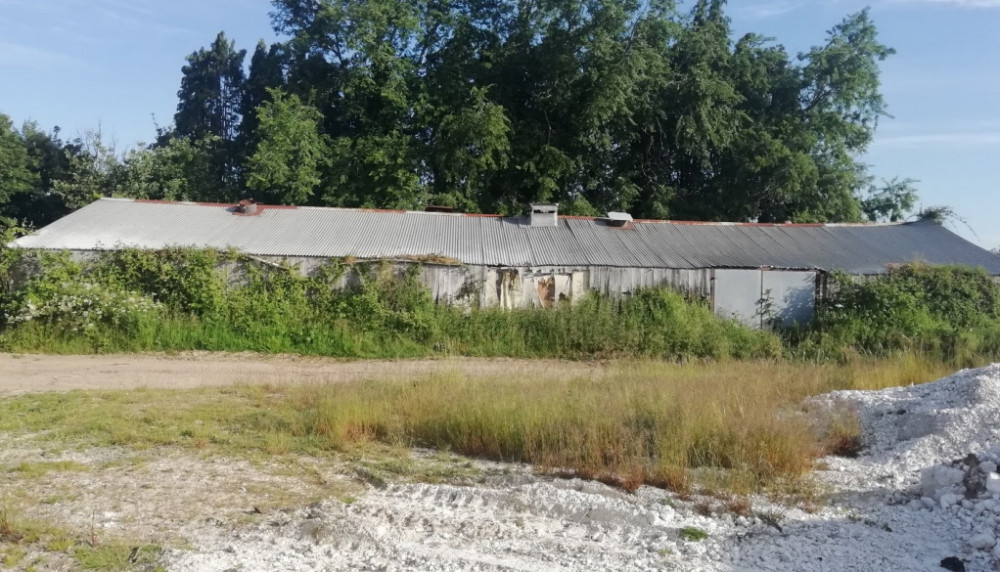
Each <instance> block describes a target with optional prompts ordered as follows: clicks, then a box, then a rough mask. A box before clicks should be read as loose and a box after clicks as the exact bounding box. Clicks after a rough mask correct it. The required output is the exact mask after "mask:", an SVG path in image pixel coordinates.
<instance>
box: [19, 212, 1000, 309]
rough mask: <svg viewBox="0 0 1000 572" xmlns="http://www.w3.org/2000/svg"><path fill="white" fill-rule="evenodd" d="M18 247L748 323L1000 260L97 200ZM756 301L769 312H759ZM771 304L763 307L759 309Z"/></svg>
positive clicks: (574, 226)
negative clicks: (702, 308)
mask: <svg viewBox="0 0 1000 572" xmlns="http://www.w3.org/2000/svg"><path fill="white" fill-rule="evenodd" d="M12 246H14V247H16V248H24V249H43V250H65V251H70V252H73V253H78V254H81V255H83V254H84V253H88V252H94V251H101V250H112V249H120V248H139V249H162V248H167V247H194V248H213V249H230V248H235V249H237V250H238V251H240V252H242V253H244V254H247V255H250V256H253V257H255V258H258V259H260V260H262V261H266V262H284V263H289V264H293V265H296V266H298V267H299V268H300V269H301V270H302V271H303V272H309V271H310V270H311V269H313V268H315V267H316V266H318V265H320V264H323V263H325V262H326V261H327V260H329V259H331V258H352V259H359V260H388V261H393V262H396V263H398V264H413V263H418V262H419V263H421V264H422V278H423V280H424V282H425V283H426V284H427V286H428V288H430V290H431V292H432V294H433V296H434V297H435V299H436V300H437V301H438V302H440V303H448V304H462V305H469V304H479V305H481V306H502V307H505V308H518V307H527V306H532V305H535V306H542V307H551V306H553V305H555V304H557V303H558V302H559V301H560V300H571V299H574V298H578V297H579V296H581V295H583V294H585V293H586V292H588V291H599V292H603V293H607V294H610V295H612V296H627V295H629V294H630V293H632V292H634V291H635V290H636V289H639V288H646V287H672V288H676V289H678V290H682V291H684V292H687V293H689V294H691V295H696V296H701V297H704V298H706V299H708V300H709V301H710V302H711V304H712V307H713V309H714V310H715V311H716V313H718V314H720V315H724V316H731V317H735V318H737V319H740V320H742V321H744V322H746V323H750V324H753V325H758V326H759V325H761V324H762V321H763V320H765V319H769V320H777V321H780V322H782V323H785V324H788V323H791V322H795V321H799V322H803V321H807V320H808V319H810V318H811V316H812V313H813V309H814V307H815V303H816V299H817V296H818V295H822V293H823V292H824V284H825V275H826V273H827V272H829V271H833V270H840V271H844V272H846V273H848V274H851V275H856V276H868V275H877V274H882V273H885V272H886V271H887V270H888V269H889V268H890V267H892V266H893V265H899V264H905V263H910V262H918V261H919V262H926V263H928V264H963V265H968V266H974V267H981V268H984V269H985V270H986V271H987V272H988V273H989V274H991V275H994V276H1000V256H997V255H995V254H993V253H991V252H989V251H987V250H985V249H983V248H980V247H979V246H976V245H975V244H972V243H971V242H969V241H967V240H965V239H963V238H961V237H960V236H958V235H956V234H954V233H952V232H951V231H949V230H948V229H946V228H944V227H943V226H941V225H939V224H937V223H934V222H931V221H919V222H908V223H893V224H756V223H700V222H676V221H647V220H642V221H640V220H632V219H631V217H629V216H628V215H627V214H624V213H609V215H608V216H607V217H604V218H591V217H573V216H559V215H558V212H557V207H556V205H532V212H531V215H530V216H526V217H502V216H496V215H475V214H458V213H448V212H415V211H395V210H373V209H342V208H320V207H287V206H269V205H258V204H254V203H252V202H247V201H244V202H243V203H241V204H240V205H227V204H205V203H179V202H163V201H147V200H133V199H109V198H105V199H100V200H97V201H96V202H94V203H92V204H90V205H88V206H86V207H84V208H82V209H80V210H78V211H76V212H74V213H72V214H70V215H68V216H66V217H65V218H63V219H61V220H58V221H56V222H55V223H53V224H51V225H49V226H46V227H44V228H42V229H40V230H38V231H36V232H34V233H32V234H30V235H28V236H24V237H22V238H20V239H18V240H16V241H15V242H14V243H13V245H12ZM762 309H766V311H762ZM768 312H769V313H770V315H768Z"/></svg>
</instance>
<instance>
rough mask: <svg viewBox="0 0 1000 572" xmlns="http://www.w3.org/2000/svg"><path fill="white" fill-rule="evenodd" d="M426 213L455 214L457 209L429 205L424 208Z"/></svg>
mask: <svg viewBox="0 0 1000 572" xmlns="http://www.w3.org/2000/svg"><path fill="white" fill-rule="evenodd" d="M424 212H428V213H453V212H455V207H446V206H444V205H427V206H426V207H424Z"/></svg>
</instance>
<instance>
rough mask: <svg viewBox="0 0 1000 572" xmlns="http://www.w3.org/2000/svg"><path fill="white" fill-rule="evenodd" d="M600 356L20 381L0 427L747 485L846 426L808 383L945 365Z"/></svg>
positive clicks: (665, 482) (793, 464) (921, 376)
mask: <svg viewBox="0 0 1000 572" xmlns="http://www.w3.org/2000/svg"><path fill="white" fill-rule="evenodd" d="M601 372H603V373H595V374H594V375H592V376H590V377H587V378H577V379H567V378H564V377H563V378H524V379H522V378H513V377H503V378H493V379H470V378H467V377H464V376H461V375H459V374H453V375H452V374H442V375H435V376H430V377H422V378H417V379H413V378H403V377H400V378H399V379H388V380H383V381H370V382H361V383H350V384H330V385H303V386H280V387H277V386H273V387H267V386H247V387H235V388H232V387H230V388H206V389H199V390H186V391H154V390H139V391H121V392H100V393H84V392H75V393H70V394H58V395H52V394H40V395H28V396H21V397H14V398H10V399H6V400H2V401H0V431H12V430H13V431H16V430H26V431H41V430H44V431H45V435H46V438H51V439H60V440H70V441H78V440H82V441H83V442H84V443H88V444H92V445H107V444H114V445H125V446H136V447H145V446H158V445H180V446H190V447H196V448H199V449H204V448H206V447H220V448H223V449H224V450H225V451H226V452H228V453H230V454H255V455H259V454H270V453H272V452H275V451H281V452H286V451H287V452H297V453H308V454H317V453H322V452H323V451H338V450H348V449H351V448H353V447H356V446H358V445H360V444H365V443H370V442H377V443H386V444H390V445H397V446H404V447H412V446H418V447H429V448H434V449H441V450H448V451H453V452H458V453H462V454H466V455H472V456H477V457H484V458H489V459H497V460H502V461H522V462H526V463H532V464H535V465H538V466H540V467H543V468H546V469H550V470H554V471H558V472H562V473H570V474H574V475H578V476H582V477H586V478H594V479H600V480H603V481H606V482H611V483H614V484H616V485H618V486H622V487H625V488H634V487H636V486H638V485H640V484H644V483H645V484H651V485H656V486H664V487H670V488H674V489H679V490H683V489H685V488H686V487H689V486H691V485H692V484H693V483H700V484H702V485H705V486H709V487H714V488H717V489H719V490H726V491H731V492H737V493H749V492H753V491H760V490H767V489H769V488H774V487H777V486H779V485H780V484H781V483H787V482H791V481H794V480H795V479H797V478H798V477H801V476H802V475H803V474H804V473H805V472H806V471H808V470H809V469H810V467H811V466H812V463H813V461H814V460H815V459H816V458H817V456H819V455H822V454H824V453H825V452H827V451H830V450H832V449H834V448H836V447H837V445H838V443H839V442H840V441H842V440H843V439H846V438H850V437H852V435H851V434H849V433H848V434H845V433H844V431H850V430H852V428H851V425H850V419H851V418H850V416H849V412H833V413H832V414H829V413H828V414H826V415H823V416H816V415H814V414H813V413H812V412H810V411H808V410H804V409H803V408H802V406H801V403H802V400H803V399H804V398H806V397H808V396H810V395H816V394H820V393H824V392H827V391H831V390H834V389H877V388H881V387H884V386H891V385H899V384H907V383H911V382H921V381H927V380H930V379H933V378H936V377H939V376H941V375H943V374H945V373H946V372H947V369H946V368H945V366H942V365H940V364H935V363H931V362H926V361H924V360H921V359H919V358H916V357H912V356H909V357H900V358H896V359H893V360H887V361H881V362H877V363H874V362H852V363H848V364H841V365H836V364H818V365H817V364H805V363H787V362H774V361H750V362H747V361H743V362H741V361H726V362H702V363H687V364H668V363H663V362H650V361H638V362H616V363H614V364H612V365H611V366H610V367H608V368H606V369H602V370H601ZM856 429H857V428H856V426H855V427H854V428H853V430H854V431H856ZM853 436H854V437H856V434H855V435H853Z"/></svg>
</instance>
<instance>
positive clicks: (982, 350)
mask: <svg viewBox="0 0 1000 572" xmlns="http://www.w3.org/2000/svg"><path fill="white" fill-rule="evenodd" d="M832 278H833V280H834V283H833V285H832V286H833V288H832V290H833V291H834V292H835V294H834V296H833V297H832V299H830V300H829V301H827V302H826V303H824V304H822V305H820V306H819V307H818V308H817V311H816V318H815V319H814V321H813V323H812V325H811V327H810V328H809V329H808V330H798V331H794V332H791V335H790V337H789V338H790V340H791V342H792V344H793V346H794V347H795V350H796V351H797V352H800V353H803V354H809V355H827V356H832V357H839V358H843V357H845V356H846V355H848V354H850V353H851V352H858V353H861V354H872V355H877V356H883V355H888V354H891V353H894V352H900V351H915V352H918V353H922V354H927V355H931V356H934V357H937V358H942V359H946V360H951V361H956V362H959V363H972V362H973V361H975V357H976V356H987V357H996V356H1000V286H998V285H997V283H996V282H995V281H994V280H993V278H992V277H990V276H989V275H988V274H987V273H986V272H985V271H983V270H980V269H974V268H969V267H963V266H930V265H926V264H909V265H905V266H899V267H895V268H892V269H891V270H890V271H889V272H888V274H886V275H884V276H879V277H872V278H868V279H864V280H854V279H852V278H851V277H849V276H845V275H843V274H835V275H833V276H832Z"/></svg>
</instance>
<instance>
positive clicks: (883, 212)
mask: <svg viewBox="0 0 1000 572" xmlns="http://www.w3.org/2000/svg"><path fill="white" fill-rule="evenodd" d="M916 182H917V181H915V180H913V179H892V180H889V181H882V186H881V187H878V188H876V187H874V186H872V188H871V189H870V190H869V192H868V196H867V197H866V198H864V199H863V200H862V201H861V211H862V212H863V213H864V216H865V218H866V219H868V220H869V221H871V222H899V221H902V220H905V219H906V217H907V216H908V215H909V213H910V211H911V210H913V206H914V205H915V204H916V202H917V190H916V189H915V188H914V187H913V184H914V183H916Z"/></svg>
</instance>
